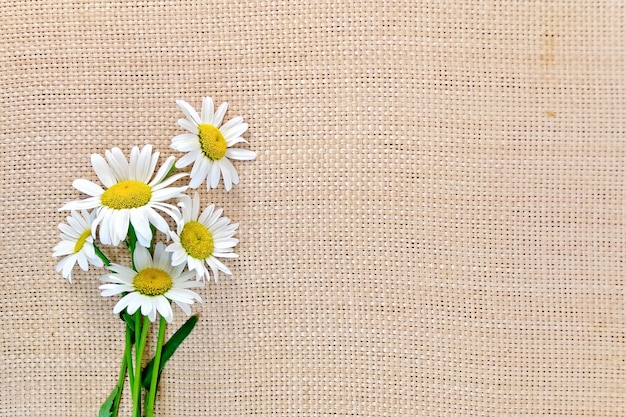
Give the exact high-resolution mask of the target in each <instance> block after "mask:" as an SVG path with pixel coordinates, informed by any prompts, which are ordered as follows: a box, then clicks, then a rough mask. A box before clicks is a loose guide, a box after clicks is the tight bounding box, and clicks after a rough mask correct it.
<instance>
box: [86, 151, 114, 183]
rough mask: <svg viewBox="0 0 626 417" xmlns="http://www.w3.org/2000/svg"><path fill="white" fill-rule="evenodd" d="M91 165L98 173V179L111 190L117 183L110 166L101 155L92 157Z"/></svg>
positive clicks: (95, 154)
mask: <svg viewBox="0 0 626 417" xmlns="http://www.w3.org/2000/svg"><path fill="white" fill-rule="evenodd" d="M91 165H92V166H93V170H94V171H95V172H96V175H97V176H98V179H99V180H100V182H101V183H102V184H104V186H105V187H107V188H109V187H111V186H112V185H114V184H115V183H116V182H117V181H116V179H115V175H114V174H113V171H112V170H111V168H110V167H109V164H107V162H106V161H105V160H104V158H103V157H102V156H101V155H98V154H97V153H94V154H93V155H91Z"/></svg>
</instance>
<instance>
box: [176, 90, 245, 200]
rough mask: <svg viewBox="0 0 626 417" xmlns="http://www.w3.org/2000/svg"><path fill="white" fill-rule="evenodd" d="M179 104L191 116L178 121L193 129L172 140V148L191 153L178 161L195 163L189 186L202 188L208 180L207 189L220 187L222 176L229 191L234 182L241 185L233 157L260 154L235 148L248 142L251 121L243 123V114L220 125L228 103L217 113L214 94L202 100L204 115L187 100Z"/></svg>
mask: <svg viewBox="0 0 626 417" xmlns="http://www.w3.org/2000/svg"><path fill="white" fill-rule="evenodd" d="M176 104H178V107H180V109H181V110H182V112H183V113H184V114H185V116H186V117H187V119H180V120H179V121H178V124H179V125H180V126H181V127H182V128H184V129H187V130H188V131H189V132H190V133H184V134H182V135H178V136H176V137H174V138H173V139H172V148H174V149H176V150H177V151H180V152H188V153H187V154H186V155H184V156H183V157H182V158H180V159H179V160H178V162H176V167H177V168H182V167H186V166H188V165H189V164H191V163H192V162H193V163H194V164H193V168H192V169H191V174H190V177H191V182H190V183H189V187H191V188H198V186H199V185H200V184H202V181H204V180H205V179H206V180H207V189H208V188H217V185H218V183H219V181H220V177H222V178H223V179H224V188H225V189H226V191H229V190H230V189H231V187H232V184H239V175H238V174H237V171H236V170H235V167H234V166H233V164H232V163H231V162H230V159H238V160H252V159H254V158H256V153H254V152H252V151H250V150H247V149H240V148H232V146H233V145H235V144H237V143H240V142H245V143H248V142H247V141H246V140H245V139H244V138H242V137H241V135H242V134H243V133H244V132H245V131H246V130H247V129H248V124H247V123H244V122H243V117H241V116H237V117H235V118H234V119H231V120H230V121H228V122H226V123H224V124H223V125H222V126H220V125H221V124H222V119H223V118H224V113H226V109H227V108H228V103H223V104H221V105H220V106H219V108H218V109H217V111H216V112H215V113H213V99H212V98H211V97H205V98H204V100H202V112H201V115H198V113H197V112H196V111H195V110H194V109H193V107H191V105H189V103H187V102H186V101H183V100H177V101H176Z"/></svg>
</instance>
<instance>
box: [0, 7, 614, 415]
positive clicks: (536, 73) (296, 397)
mask: <svg viewBox="0 0 626 417" xmlns="http://www.w3.org/2000/svg"><path fill="white" fill-rule="evenodd" d="M625 22H626V7H624V3H623V2H621V1H618V0H615V1H609V0H606V1H599V0H564V1H527V2H521V1H520V2H517V1H478V0H476V1H466V0H457V1H445V0H436V1H435V0H433V1H419V2H417V1H384V2H383V1H381V2H375V1H354V0H349V1H348V0H346V1H330V0H320V1H317V2H312V1H311V2H308V1H303V0H294V1H287V0H259V1H238V0H237V1H227V0H222V1H217V0H215V1H206V2H201V1H183V2H174V1H172V2H165V1H157V0H145V1H139V2H135V1H129V2H127V1H89V0H57V1H29V0H15V1H12V0H11V1H3V2H2V3H0V26H1V30H0V69H1V70H0V86H1V89H2V90H1V93H2V94H0V137H1V142H0V143H1V145H0V146H1V148H0V157H1V161H0V162H1V164H0V170H1V172H2V174H1V177H0V181H1V184H2V185H1V189H0V191H1V192H0V202H1V203H0V204H1V207H0V213H1V214H0V216H1V217H0V222H1V224H0V226H1V227H0V273H1V278H0V323H1V326H2V328H1V332H0V345H1V351H0V359H1V361H0V375H1V377H0V415H3V416H63V417H67V416H76V417H82V416H94V415H96V414H97V410H98V408H99V406H100V404H101V403H102V402H103V401H104V399H105V398H106V396H107V395H108V393H109V392H110V391H111V389H112V388H113V386H114V385H115V383H116V381H117V373H118V367H119V363H120V359H121V355H122V352H123V344H124V342H123V339H124V330H123V324H122V322H121V321H120V320H119V318H118V317H117V316H116V315H114V314H113V313H112V309H113V306H114V304H115V302H116V301H117V299H115V297H112V298H103V297H101V296H100V291H99V290H98V286H99V284H100V282H99V280H98V278H99V277H100V276H101V275H102V274H103V273H104V270H102V269H94V268H92V269H91V270H90V271H88V272H82V271H80V270H79V269H78V268H76V270H75V271H74V275H73V283H72V284H69V283H68V282H67V281H66V280H65V279H64V278H63V277H62V276H61V275H60V274H59V273H56V272H55V267H56V264H57V262H58V259H55V258H52V256H51V254H52V248H53V247H54V245H56V243H57V242H58V240H59V231H58V229H57V225H58V224H59V223H62V222H64V221H65V217H66V216H67V215H68V213H66V212H59V211H58V209H59V208H60V207H61V206H62V205H63V204H64V203H65V202H67V201H72V200H77V199H80V198H84V195H82V194H81V193H80V192H79V191H77V190H76V189H74V188H73V187H72V181H73V180H74V179H76V178H86V179H90V180H94V181H97V178H96V176H95V174H94V172H93V169H92V167H91V164H90V155H91V154H92V153H99V154H103V153H104V151H105V150H107V149H110V148H112V147H114V146H118V147H120V148H121V149H122V150H123V151H124V152H125V153H126V154H128V153H129V150H130V148H131V147H132V146H134V145H140V146H142V145H144V144H147V143H151V144H153V145H154V147H155V150H158V151H160V152H161V160H164V158H165V157H166V156H169V155H175V156H176V157H180V156H182V154H180V153H178V152H176V151H174V150H173V149H171V148H170V144H171V138H172V137H173V136H175V135H177V134H180V133H183V131H182V129H180V128H179V127H178V126H177V124H176V122H177V120H178V119H179V118H180V117H182V113H181V112H180V110H179V109H178V107H177V106H176V103H175V101H176V99H184V100H187V101H188V102H190V103H191V104H192V105H193V106H195V107H196V108H199V107H200V104H201V101H202V97H204V96H212V97H213V98H214V99H215V101H216V103H221V102H228V103H229V111H228V113H227V116H226V119H229V118H232V117H234V116H236V115H241V116H243V117H244V119H245V121H246V122H247V123H249V124H250V129H249V130H248V132H247V133H246V134H245V138H246V139H247V140H248V141H249V144H241V145H237V146H240V147H243V148H246V149H251V150H254V151H255V152H257V154H258V157H257V159H256V160H254V161H251V162H242V161H238V162H235V165H236V167H237V170H238V172H239V175H240V178H241V183H240V184H239V185H238V186H235V187H234V188H233V190H231V191H230V192H226V191H225V190H224V188H223V186H220V187H219V188H218V189H216V190H211V191H207V190H206V187H204V186H202V187H200V189H199V191H200V193H201V196H202V201H203V204H208V203H209V202H211V203H215V204H216V205H217V206H219V207H222V208H224V213H225V215H227V216H228V217H229V218H231V219H232V220H233V221H235V222H238V223H239V232H238V235H237V237H238V238H239V239H240V242H239V244H238V246H237V248H236V252H237V253H238V254H239V258H237V259H232V260H231V259H229V260H226V263H227V265H228V266H229V268H230V269H231V270H232V272H233V275H232V276H231V277H226V276H223V275H222V276H221V277H220V280H219V281H218V282H217V283H215V282H211V283H210V284H209V285H207V286H206V287H205V288H203V289H201V290H199V292H200V294H201V296H202V297H203V301H204V302H203V303H202V304H197V305H194V306H193V311H194V312H196V313H199V314H200V315H201V319H200V321H199V323H198V326H197V327H196V329H195V331H194V332H193V333H192V335H191V336H190V337H189V338H188V339H187V340H186V341H185V342H184V344H183V345H182V346H181V348H180V349H179V351H177V352H176V354H175V355H174V357H173V358H172V359H171V361H170V362H169V363H168V366H167V367H166V368H165V372H164V374H163V380H162V383H161V386H160V394H159V399H158V402H157V407H158V413H157V414H158V415H159V416H171V417H189V416H270V415H277V416H389V417H397V416H498V417H501V416H547V415H551V416H616V417H619V416H624V415H626V404H625V396H626V381H625V379H624V361H625V359H626V355H625V354H626V346H625V343H626V341H625V329H626V327H625V324H626V323H625V317H626V316H625V310H624V301H625V300H624V278H625V275H626V274H625V272H626V271H625V266H624V254H625V253H626V243H625V236H626V208H625V207H626V205H625V201H626V195H625V194H626V193H625V184H626V175H625V174H626V172H625V170H626V168H625V167H626V141H625V140H626V139H625V138H626V67H625V64H626V31H625V26H624V25H625ZM118 255H119V256H120V257H123V256H124V254H123V253H120V254H118ZM175 315H176V317H175V325H174V326H171V327H170V330H168V332H169V333H170V334H171V332H172V331H173V329H175V328H176V325H179V324H181V323H182V322H183V320H184V319H185V316H184V314H183V313H182V312H181V311H180V310H176V311H175ZM153 341H154V334H151V336H150V342H149V343H150V344H153ZM128 396H129V394H128V391H126V392H125V397H124V402H123V404H122V413H121V415H129V402H128Z"/></svg>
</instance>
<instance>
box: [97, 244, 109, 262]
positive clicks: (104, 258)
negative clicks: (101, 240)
mask: <svg viewBox="0 0 626 417" xmlns="http://www.w3.org/2000/svg"><path fill="white" fill-rule="evenodd" d="M93 248H94V250H95V251H96V255H98V258H100V259H102V262H104V264H105V265H106V266H109V265H111V261H109V258H107V257H106V255H105V254H104V253H102V251H101V250H100V248H99V247H97V246H96V245H95V244H94V245H93Z"/></svg>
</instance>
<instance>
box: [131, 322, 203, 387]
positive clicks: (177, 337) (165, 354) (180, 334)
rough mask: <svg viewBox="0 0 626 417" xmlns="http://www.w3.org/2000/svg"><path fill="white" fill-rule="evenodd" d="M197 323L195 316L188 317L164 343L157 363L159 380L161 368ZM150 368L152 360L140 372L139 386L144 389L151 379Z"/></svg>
mask: <svg viewBox="0 0 626 417" xmlns="http://www.w3.org/2000/svg"><path fill="white" fill-rule="evenodd" d="M197 322H198V316H197V315H195V316H191V317H189V319H188V320H187V321H186V322H185V324H183V325H182V326H180V329H178V330H176V333H174V334H173V335H172V337H170V339H169V340H168V341H167V342H165V344H164V345H163V350H162V351H161V361H160V363H159V370H158V372H159V378H160V377H161V371H163V368H164V367H165V363H166V362H167V360H168V359H169V358H171V357H172V355H173V354H174V352H176V349H178V346H180V344H181V343H182V342H183V340H185V338H186V337H187V336H189V334H190V333H191V331H192V330H193V328H194V327H195V325H196V323H197ZM152 368H154V359H152V360H150V362H148V364H147V365H146V367H145V368H144V369H143V372H142V379H141V384H142V385H143V386H144V387H145V388H146V389H149V388H150V381H151V379H152V372H153V369H152Z"/></svg>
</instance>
